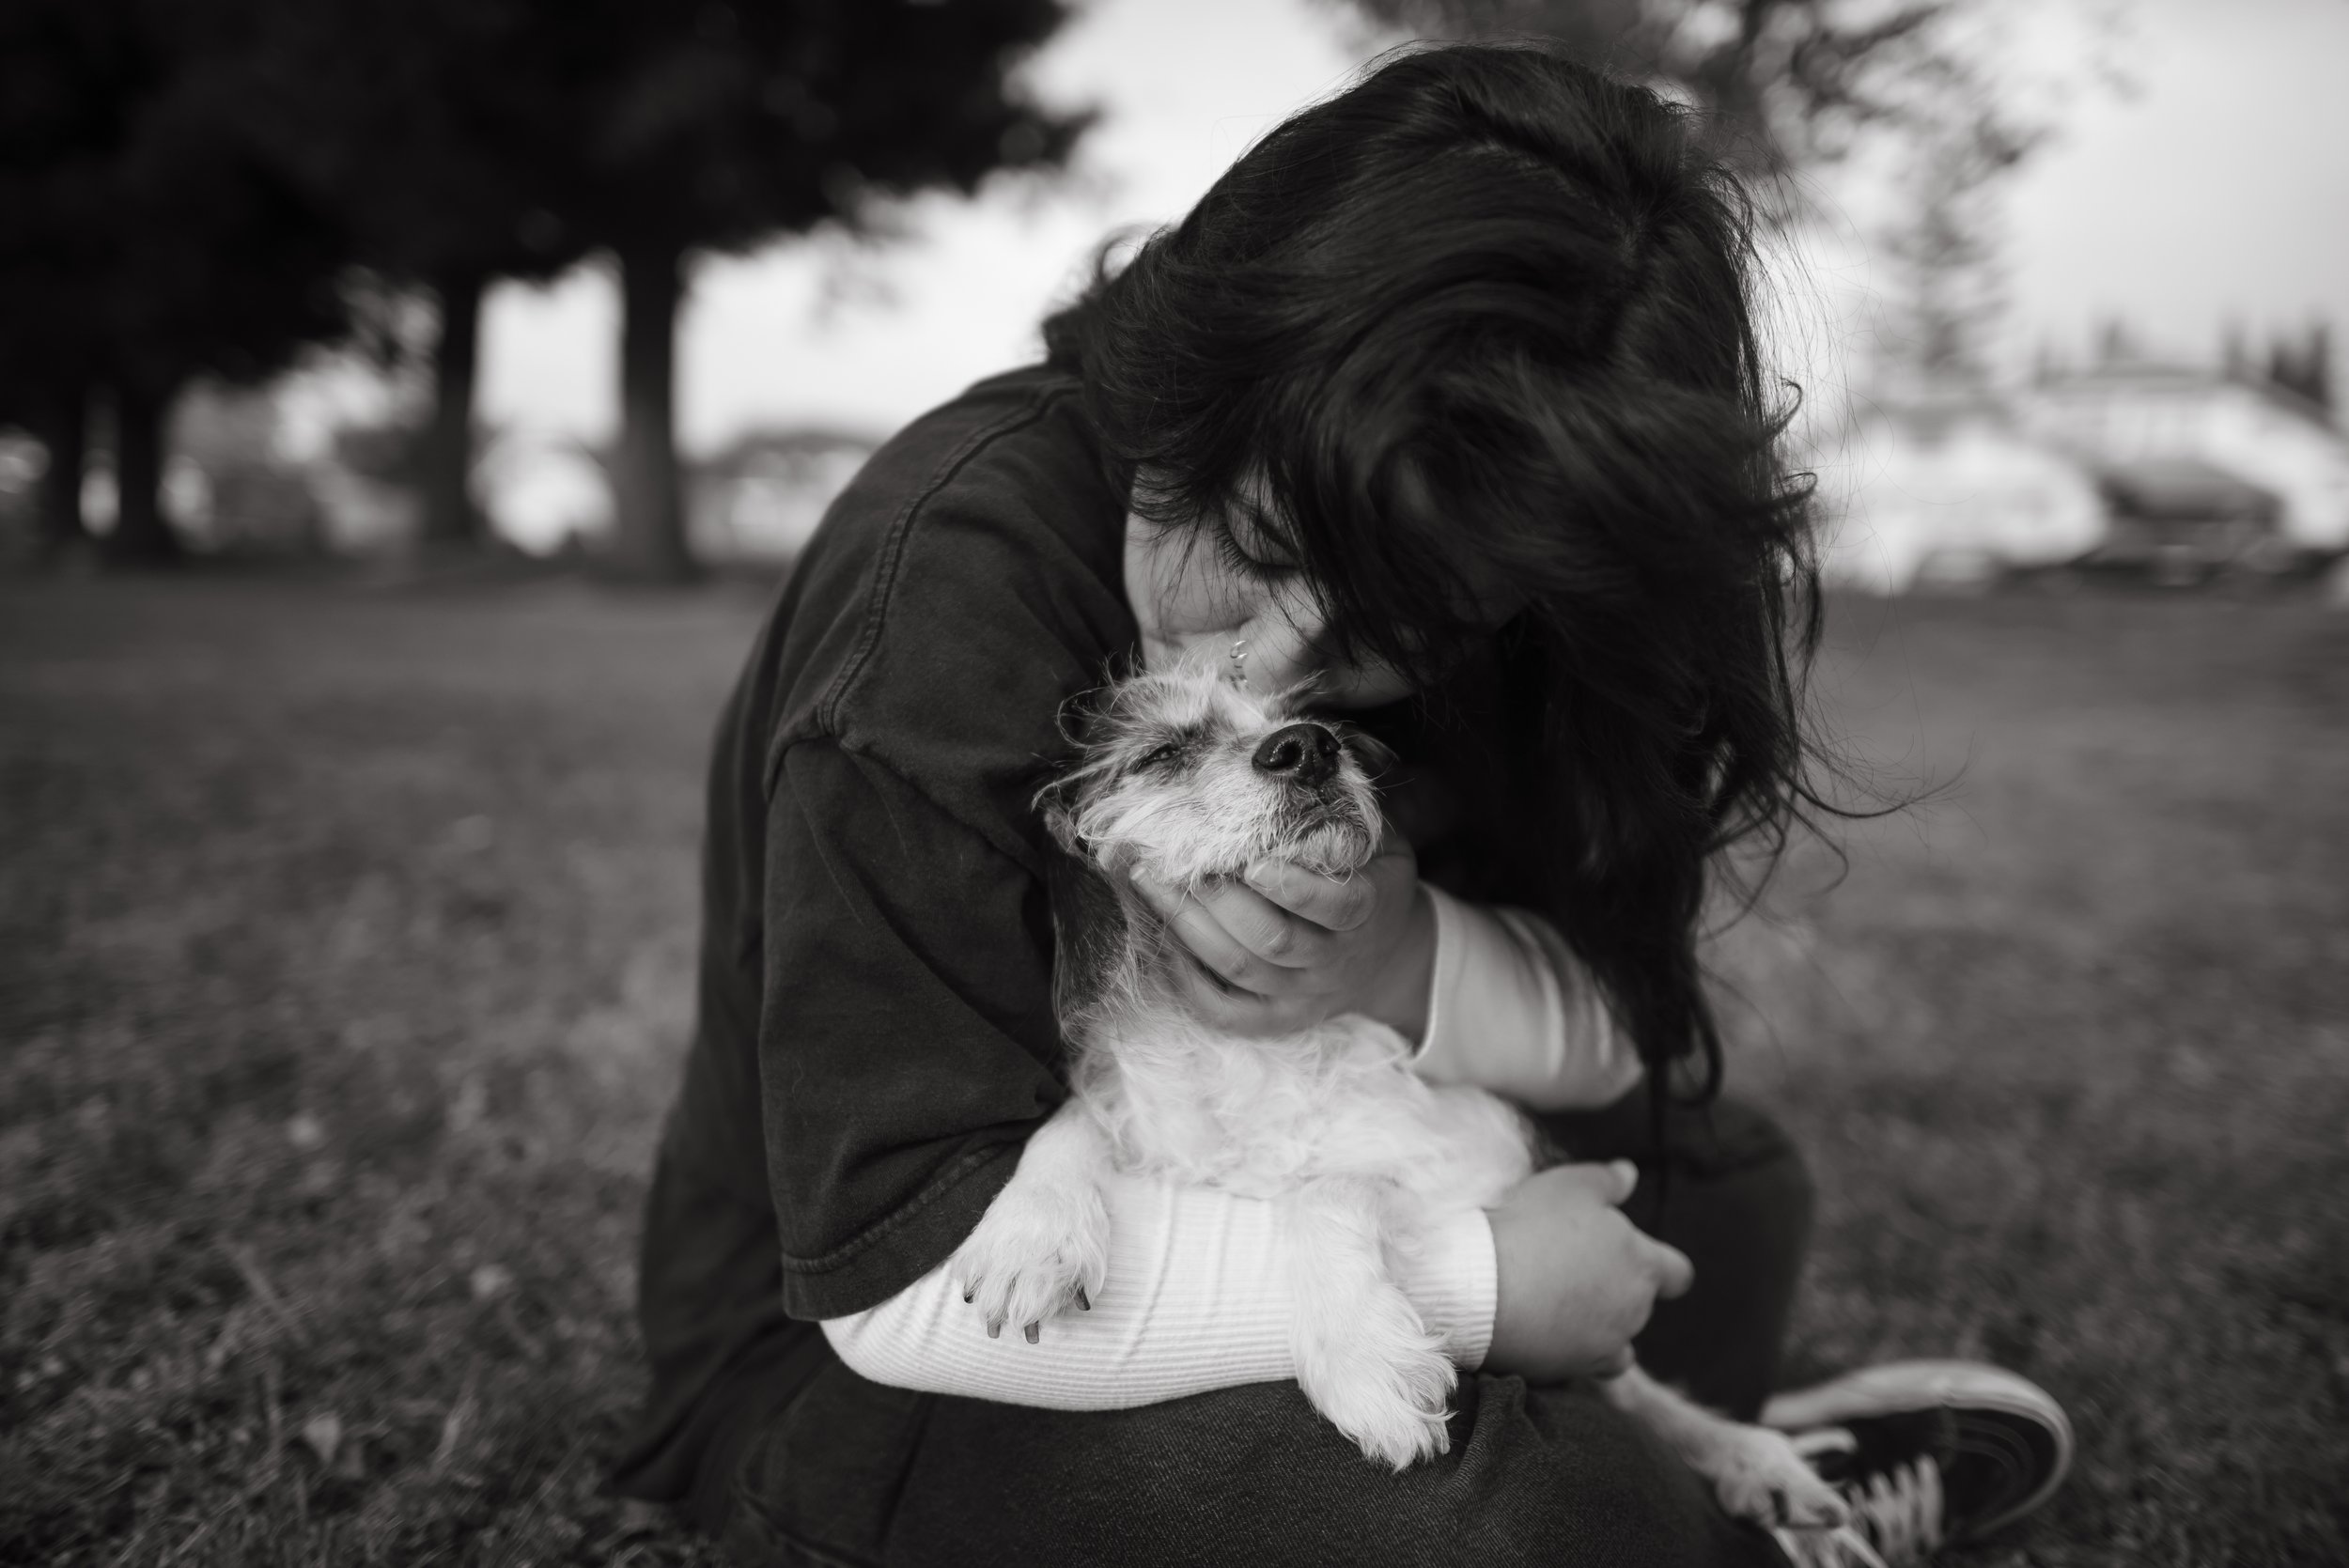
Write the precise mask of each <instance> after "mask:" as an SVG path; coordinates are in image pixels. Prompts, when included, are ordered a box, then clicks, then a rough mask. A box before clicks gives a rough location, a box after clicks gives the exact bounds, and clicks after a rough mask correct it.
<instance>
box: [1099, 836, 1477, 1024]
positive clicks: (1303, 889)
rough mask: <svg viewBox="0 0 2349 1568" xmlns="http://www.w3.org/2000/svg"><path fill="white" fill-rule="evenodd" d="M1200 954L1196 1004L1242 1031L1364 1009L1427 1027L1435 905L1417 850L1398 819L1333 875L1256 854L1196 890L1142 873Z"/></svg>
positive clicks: (1151, 896) (1383, 1018) (1191, 978)
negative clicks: (1362, 861)
mask: <svg viewBox="0 0 2349 1568" xmlns="http://www.w3.org/2000/svg"><path fill="white" fill-rule="evenodd" d="M1134 886H1135V889H1136V890H1137V891H1138V892H1140V893H1141V894H1142V895H1143V898H1145V899H1147V900H1148V901H1149V903H1150V905H1151V907H1152V908H1155V909H1157V910H1158V911H1159V914H1161V915H1163V916H1164V917H1165V918H1166V923H1167V927H1168V929H1169V930H1171V931H1173V932H1174V934H1175V940H1177V941H1178V942H1180V943H1181V944H1182V945H1183V947H1184V948H1185V949H1186V950H1188V951H1189V952H1190V955H1191V956H1192V957H1193V958H1195V959H1197V960H1198V962H1197V963H1196V964H1195V965H1193V966H1190V969H1189V971H1188V972H1187V973H1186V974H1185V976H1184V980H1185V983H1186V986H1187V987H1188V989H1189V991H1190V1003H1191V1006H1192V1008H1193V1009H1194V1010H1195V1011H1196V1012H1197V1013H1198V1015H1199V1016H1200V1017H1202V1018H1205V1019H1206V1020H1207V1021H1208V1022H1210V1023H1212V1024H1214V1025H1215V1026H1216V1027H1218V1028H1220V1029H1225V1030H1229V1031H1230V1032H1233V1033H1235V1034H1247V1035H1264V1034H1281V1033H1285V1032H1289V1031H1291V1030H1297V1029H1303V1028H1306V1027H1308V1026H1310V1025H1313V1024H1316V1023H1319V1022H1321V1021H1322V1020H1323V1019H1324V1018H1330V1017H1337V1016H1338V1015H1339V1014H1341V1013H1361V1014H1363V1015H1366V1016H1367V1017H1374V1018H1377V1020H1378V1021H1379V1022H1381V1023H1384V1024H1388V1025H1390V1026H1392V1028H1394V1029H1395V1030H1396V1031H1397V1032H1400V1033H1401V1034H1402V1035H1403V1036H1404V1037H1405V1038H1406V1039H1409V1040H1417V1039H1418V1038H1419V1037H1420V1035H1421V1034H1422V1033H1423V1032H1424V1031H1425V1029H1426V1027H1427V988H1428V983H1429V980H1430V978H1431V977H1432V976H1433V974H1434V972H1435V967H1436V915H1435V910H1434V908H1433V907H1432V906H1431V905H1430V904H1429V903H1428V900H1427V895H1426V894H1425V893H1423V892H1421V891H1420V885H1419V860H1418V857H1416V856H1415V855H1413V854H1412V853H1411V846H1410V843H1409V841H1408V840H1407V839H1405V838H1404V837H1403V836H1402V835H1401V834H1400V833H1397V832H1395V831H1392V829H1390V830H1389V831H1388V832H1387V836H1386V840H1385V842H1384V843H1382V844H1381V845H1380V846H1378V853H1377V856H1376V857H1375V858H1373V859H1372V861H1371V862H1370V863H1369V864H1368V865H1367V866H1364V867H1363V868H1362V869H1361V871H1358V872H1356V873H1355V874H1354V875H1353V876H1351V877H1324V876H1321V875H1320V874H1319V873H1317V872H1312V871H1307V870H1305V869H1303V868H1302V867H1300V866H1298V865H1294V864H1292V863H1290V862H1285V861H1270V860H1267V861H1258V862H1256V863H1255V864H1253V865H1252V866H1250V867H1249V868H1248V872H1247V875H1246V876H1245V877H1243V878H1242V879H1240V880H1237V881H1230V882H1223V883H1219V884H1217V885H1215V886H1212V887H1208V888H1204V889H1202V890H1201V891H1200V892H1198V893H1181V892H1178V891H1176V890H1175V889H1173V888H1168V887H1164V886H1160V885H1159V884H1156V883H1152V882H1147V881H1144V880H1143V879H1142V878H1140V877H1136V878H1135V880H1134Z"/></svg>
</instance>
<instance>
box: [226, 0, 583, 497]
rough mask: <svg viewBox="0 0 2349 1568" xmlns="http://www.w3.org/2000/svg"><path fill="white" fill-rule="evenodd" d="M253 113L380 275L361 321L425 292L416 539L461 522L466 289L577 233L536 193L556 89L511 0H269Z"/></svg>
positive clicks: (511, 273) (387, 346) (393, 345)
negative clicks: (425, 382) (424, 402)
mask: <svg viewBox="0 0 2349 1568" xmlns="http://www.w3.org/2000/svg"><path fill="white" fill-rule="evenodd" d="M544 11H545V8H544V7H538V6H533V5H531V4H528V3H526V0H274V3H273V4H272V12H273V16H272V28H271V30H270V37H269V39H268V50H269V59H268V60H267V63H266V65H265V66H264V67H263V68H262V74H263V75H265V76H266V78H267V79H268V82H269V84H270V89H271V90H270V91H269V93H268V94H267V95H266V96H265V97H262V98H259V99H257V101H256V103H255V104H254V106H253V108H252V110H251V111H250V114H251V118H252V121H253V123H254V124H255V126H256V128H257V132H258V133H260V134H262V135H264V136H265V137H266V138H267V139H268V140H270V141H271V143H272V145H275V146H279V147H284V148H285V149H286V156H287V159H288V163H289V164H290V166H291V167H292V168H294V169H295V170H296V171H297V173H298V175H299V178H300V179H301V180H302V182H303V188H304V190H305V191H306V192H308V193H309V194H310V196H311V198H312V199H313V200H315V201H317V202H319V203H320V204H321V205H323V206H327V207H331V208H332V209H334V210H335V211H336V212H337V213H338V215H339V218H340V221H341V222H342V224H343V225H344V226H345V227H346V228H347V229H348V231H349V233H350V240H351V244H352V247H353V251H354V254H355V255H356V256H357V257H358V259H359V261H360V263H361V265H362V266H363V267H365V268H366V270H367V272H369V273H370V274H372V275H373V277H374V278H375V279H376V280H377V282H379V283H380V284H381V285H383V286H386V287H371V288H366V289H362V290H360V291H359V292H360V294H361V295H362V296H363V297H365V298H366V299H367V300H369V301H370V302H372V303H376V304H377V305H378V306H379V307H380V308H378V309H377V310H375V311H374V312H372V313H367V312H363V316H370V317H371V319H370V320H368V321H366V322H365V323H363V324H366V325H372V326H373V328H374V330H373V331H372V332H371V333H367V334H365V335H366V336H367V337H368V339H369V341H370V344H371V346H372V347H374V348H375V349H377V351H378V353H379V354H380V355H381V356H382V357H384V358H387V359H394V358H397V357H399V356H400V355H401V354H404V353H405V352H407V351H408V350H409V347H410V345H409V343H408V341H407V339H406V336H405V334H404V333H403V332H402V330H401V328H400V326H399V325H398V324H397V316H398V314H399V306H400V305H401V304H402V303H404V296H406V295H410V294H413V293H416V292H421V293H422V294H424V295H426V296H428V298H429V299H430V300H431V302H432V304H433V306H434V319H433V324H432V335H431V340H430V343H429V345H428V347H427V348H426V349H425V358H426V359H427V361H428V368H429V372H430V378H431V389H432V397H431V410H430V413H429V416H428V423H427V426H426V427H425V429H424V431H423V433H422V440H421V442H420V450H419V451H418V452H417V453H416V454H415V458H416V465H415V466H416V468H417V470H418V473H419V475H420V478H421V489H422V491H423V501H424V533H425V536H426V537H427V538H428V539H436V540H444V541H446V540H474V539H477V538H478V537H479V536H481V534H482V532H483V516H482V513H481V509H480V507H479V505H477V503H476V501H475V499H474V494H473V490H472V472H473V466H474V458H475V457H476V456H477V450H476V449H477V446H478V438H477V429H476V422H475V419H474V379H475V369H476V366H477V364H478V361H479V334H480V321H481V300H482V295H483V293H484V291H485V290H486V289H487V287H489V285H490V282H491V281H492V280H494V279H497V278H501V277H521V278H529V279H543V278H548V277H552V276H553V275H554V274H555V273H557V272H561V271H562V270H563V269H564V268H566V267H568V266H569V265H570V264H571V263H573V262H575V261H577V260H578V259H579V258H580V256H581V255H582V254H583V251H584V249H585V245H584V241H583V240H582V239H581V238H580V237H579V236H578V235H577V234H576V233H575V232H574V231H572V230H569V229H568V228H566V226H565V225H564V224H563V222H562V221H561V219H559V218H558V217H557V216H556V215H555V214H554V212H553V211H552V210H551V209H550V207H549V205H548V204H549V202H550V200H551V199H552V191H553V190H554V189H555V188H556V187H557V185H558V184H559V182H560V179H561V172H560V171H561V167H562V164H563V163H564V162H565V160H566V159H567V157H568V147H567V146H566V132H567V131H568V124H567V120H566V112H565V111H566V109H567V107H568V105H567V103H566V102H565V100H564V95H563V93H562V92H561V90H560V88H559V85H558V83H557V82H556V80H555V79H554V78H555V72H554V70H553V66H554V61H553V60H552V58H551V57H550V56H549V54H547V52H546V48H545V45H546V43H547V39H546V37H545V33H546V27H547V21H548V19H547V17H546V16H545V15H543V14H542V12H544Z"/></svg>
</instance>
